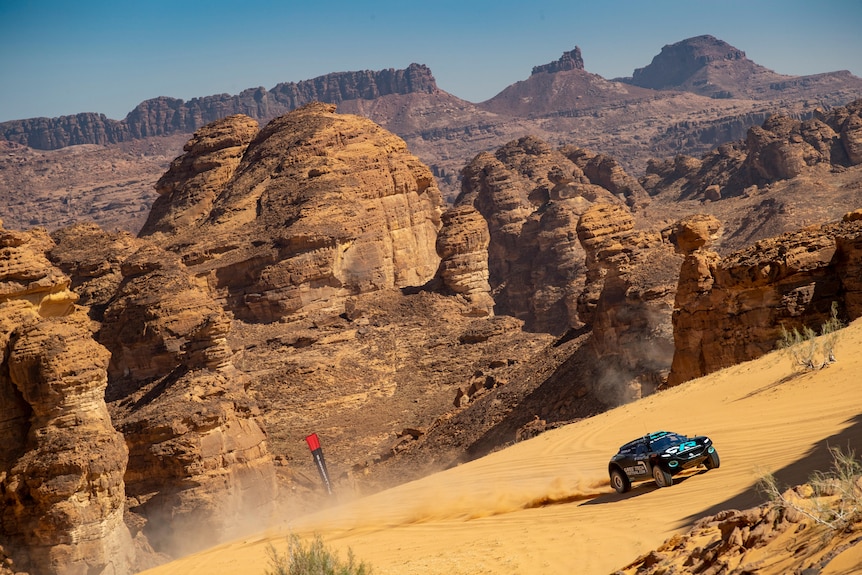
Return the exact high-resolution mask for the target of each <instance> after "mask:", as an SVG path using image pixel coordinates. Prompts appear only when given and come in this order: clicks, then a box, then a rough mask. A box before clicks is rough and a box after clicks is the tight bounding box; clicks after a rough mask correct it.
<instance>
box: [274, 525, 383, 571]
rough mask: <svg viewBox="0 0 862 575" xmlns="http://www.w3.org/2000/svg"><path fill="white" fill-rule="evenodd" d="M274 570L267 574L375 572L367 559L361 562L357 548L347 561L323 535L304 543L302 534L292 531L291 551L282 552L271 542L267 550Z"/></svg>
mask: <svg viewBox="0 0 862 575" xmlns="http://www.w3.org/2000/svg"><path fill="white" fill-rule="evenodd" d="M266 554H267V556H269V562H270V566H271V568H270V569H267V570H266V572H265V575H371V573H372V571H371V567H370V566H369V565H367V564H366V563H365V562H364V561H360V562H359V563H358V564H357V562H356V558H355V557H354V556H353V550H352V549H348V550H347V563H343V562H342V561H341V559H340V558H339V557H338V554H337V553H335V552H334V551H332V550H330V549H328V548H327V547H326V546H325V545H324V544H323V539H322V538H321V537H320V535H315V537H314V539H313V540H312V541H309V542H308V543H304V542H303V541H302V540H301V539H300V538H299V536H297V535H295V534H291V535H290V536H289V537H288V538H287V552H286V553H284V554H282V553H279V552H278V550H277V549H276V548H275V547H274V546H272V545H269V546H268V547H267V550H266Z"/></svg>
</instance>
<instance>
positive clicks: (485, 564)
mask: <svg viewBox="0 0 862 575" xmlns="http://www.w3.org/2000/svg"><path fill="white" fill-rule="evenodd" d="M860 350H862V322H859V321H857V322H855V323H854V324H853V325H851V326H850V327H848V328H847V329H845V330H843V331H842V332H841V335H840V338H839V341H838V345H837V347H836V356H837V358H838V362H837V363H835V364H832V365H831V366H829V367H828V368H826V369H823V370H820V371H817V372H809V373H794V370H793V367H792V365H791V362H790V359H789V358H788V357H787V356H786V355H782V354H780V353H773V354H771V355H768V356H765V357H763V358H761V359H759V360H756V361H753V362H749V363H745V364H741V365H738V366H735V367H733V368H730V369H727V370H724V371H721V372H719V373H716V374H713V375H710V376H707V377H705V378H702V379H699V380H696V381H692V382H689V383H686V384H684V385H682V386H679V387H676V388H673V389H669V390H667V391H663V392H661V393H658V394H655V395H653V396H650V397H648V398H645V399H643V400H640V401H638V402H634V403H631V404H628V405H625V406H622V407H619V408H617V409H614V410H612V411H609V412H607V413H604V414H601V415H599V416H596V417H593V418H590V419H588V420H584V421H581V422H578V423H576V424H573V425H569V426H567V427H564V428H560V429H556V430H552V431H549V432H547V433H544V434H542V435H540V436H538V437H536V438H534V439H531V440H529V441H525V442H522V443H519V444H516V445H514V446H512V447H510V448H508V449H506V450H503V451H500V452H497V453H494V454H492V455H489V456H487V457H484V458H482V459H480V460H477V461H474V462H471V463H468V464H464V465H462V466H459V467H457V468H454V469H450V470H447V471H445V472H442V473H438V474H435V475H433V476H429V477H426V478H424V479H422V480H420V481H415V482H412V483H408V484H405V485H402V486H399V487H398V488H395V489H392V490H389V491H386V492H382V493H378V494H376V495H374V496H371V497H367V498H364V499H361V500H357V501H354V502H351V503H344V504H342V505H339V506H338V507H334V508H331V509H328V510H325V511H323V512H320V513H317V514H314V515H310V516H305V517H302V518H299V519H295V520H292V521H290V522H287V523H285V524H283V525H278V526H273V527H270V528H269V529H268V530H266V531H265V532H261V533H260V534H257V535H254V536H250V537H246V538H243V539H240V540H237V541H234V542H231V543H228V544H224V545H221V546H218V547H215V548H212V549H209V550H206V551H203V552H201V553H197V554H195V555H192V556H189V557H186V558H183V559H180V560H177V561H174V562H172V563H169V564H167V565H163V566H161V567H159V568H157V569H153V570H150V571H147V573H149V574H153V575H155V574H160V575H169V574H170V575H173V574H176V575H180V574H182V575H204V574H206V575H212V574H221V573H224V574H240V575H246V574H248V575H252V574H255V575H257V574H262V573H263V572H264V571H265V569H266V568H267V562H268V560H267V556H266V548H267V545H268V544H270V543H272V544H273V545H275V546H276V547H277V548H279V549H281V550H283V549H284V547H285V544H284V541H285V538H286V536H287V534H288V533H289V532H291V531H292V532H294V533H298V534H300V535H303V536H304V535H310V534H312V533H319V534H320V535H322V536H323V538H324V540H325V541H326V543H327V544H328V545H330V546H332V547H334V548H336V549H340V550H342V556H344V551H345V550H346V548H347V547H350V548H352V549H353V551H354V553H355V554H356V556H357V557H358V558H359V559H362V560H364V561H366V562H368V563H371V564H372V565H373V567H374V570H375V573H377V574H379V575H387V574H393V575H394V574H396V573H397V574H400V575H410V574H417V575H418V574H423V575H429V574H441V575H458V574H468V573H469V574H478V573H495V574H496V573H519V574H523V575H539V574H542V575H546V574H548V573H559V574H571V573H581V574H592V573H611V572H613V571H614V570H616V569H620V568H622V567H624V566H625V565H626V564H628V563H629V562H630V561H632V560H634V559H635V558H636V557H637V556H638V555H640V554H642V553H645V552H647V551H649V550H650V549H653V548H655V547H657V546H658V545H660V544H661V543H662V542H663V541H664V540H665V539H666V538H668V537H669V536H671V535H672V534H674V533H676V532H679V531H684V530H686V529H687V528H688V527H690V526H691V524H692V523H693V522H694V521H695V520H697V519H698V518H700V517H703V516H706V515H712V514H714V513H716V512H717V511H719V510H721V509H727V508H735V509H742V508H747V507H751V506H755V505H758V504H760V503H762V502H763V500H764V498H763V496H762V495H761V494H760V493H759V492H758V490H757V488H756V483H757V480H758V478H759V477H760V476H761V475H763V474H764V473H767V472H770V473H773V474H775V475H776V477H777V479H778V481H779V483H781V484H783V485H794V484H797V483H802V482H804V481H806V480H807V479H808V477H809V476H810V474H811V472H812V471H814V470H817V469H822V470H827V469H829V467H830V463H831V458H830V455H829V451H828V447H842V448H848V447H850V448H852V449H854V450H855V451H856V452H857V453H859V452H862V389H860V385H862V383H860V375H862V353H860ZM659 429H666V430H672V431H677V432H681V433H686V434H689V435H693V434H704V435H709V436H710V437H711V438H712V439H713V441H714V443H715V446H716V448H717V449H718V451H719V453H720V455H721V468H719V469H716V470H712V471H709V472H704V471H703V470H702V469H701V470H699V471H693V472H689V473H687V474H684V475H682V476H678V477H677V478H676V479H677V481H676V483H675V485H673V486H672V487H670V488H666V489H657V488H656V487H655V485H654V484H653V483H651V482H650V483H644V484H639V485H636V486H635V488H634V489H633V490H632V491H631V492H630V493H626V494H625V495H618V494H616V493H615V492H614V491H613V490H612V489H611V488H610V486H609V485H608V478H607V463H608V459H609V458H610V456H611V455H612V454H613V453H615V452H616V449H617V448H618V447H619V445H620V444H622V443H624V442H625V441H628V440H629V439H632V438H634V437H636V436H638V435H642V434H643V433H645V432H648V431H655V430H659ZM261 527H262V528H264V527H265V526H263V525H262V526H261Z"/></svg>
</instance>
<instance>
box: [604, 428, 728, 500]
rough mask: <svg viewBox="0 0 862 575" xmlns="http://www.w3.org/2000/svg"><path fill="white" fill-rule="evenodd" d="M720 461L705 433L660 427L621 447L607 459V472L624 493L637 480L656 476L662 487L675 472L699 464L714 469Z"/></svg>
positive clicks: (655, 478) (615, 485)
mask: <svg viewBox="0 0 862 575" xmlns="http://www.w3.org/2000/svg"><path fill="white" fill-rule="evenodd" d="M719 464H720V460H719V458H718V452H717V451H716V450H715V447H714V446H713V445H712V440H710V439H709V438H708V437H706V436H705V435H698V436H695V437H686V436H685V435H680V434H678V433H672V432H669V431H657V432H655V433H649V434H647V435H644V436H643V437H639V438H637V439H634V440H632V441H629V442H628V443H626V444H625V445H623V446H622V447H620V450H619V451H618V452H617V454H616V455H614V456H613V457H612V458H611V461H610V463H608V473H609V474H610V476H611V487H613V488H614V489H616V490H617V491H618V492H619V493H625V492H626V491H628V490H629V489H631V486H632V482H634V481H643V480H646V479H654V480H655V482H656V485H658V486H659V487H669V486H670V485H673V476H674V475H676V474H677V473H679V472H680V471H682V470H684V469H691V468H692V467H697V466H698V465H703V466H704V467H706V468H707V469H714V468H716V467H718V466H719Z"/></svg>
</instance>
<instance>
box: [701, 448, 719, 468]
mask: <svg viewBox="0 0 862 575" xmlns="http://www.w3.org/2000/svg"><path fill="white" fill-rule="evenodd" d="M703 465H704V466H705V467H706V468H707V469H716V468H718V466H719V465H721V460H720V459H719V458H718V451H713V452H712V453H710V454H709V457H707V458H706V461H704V462H703Z"/></svg>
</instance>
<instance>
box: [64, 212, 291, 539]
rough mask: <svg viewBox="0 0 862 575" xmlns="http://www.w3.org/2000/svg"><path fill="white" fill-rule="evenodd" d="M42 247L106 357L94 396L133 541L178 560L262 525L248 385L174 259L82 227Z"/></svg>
mask: <svg viewBox="0 0 862 575" xmlns="http://www.w3.org/2000/svg"><path fill="white" fill-rule="evenodd" d="M54 237H55V239H56V241H57V245H56V246H55V247H54V248H53V249H52V250H51V252H50V256H51V258H52V259H53V260H54V261H55V262H56V263H57V264H58V265H59V266H61V267H62V268H63V269H66V270H69V272H70V275H71V276H72V278H73V279H74V282H75V283H74V286H75V289H78V290H80V291H81V292H82V294H84V295H83V296H82V299H84V300H85V301H87V302H88V303H89V304H90V305H91V308H90V309H91V313H92V316H93V319H94V320H96V321H98V322H99V325H100V326H101V327H100V328H99V330H98V331H97V333H96V337H97V338H98V340H99V341H100V342H101V343H102V344H103V345H104V346H105V347H106V348H107V349H108V350H110V352H111V355H110V363H109V364H108V365H107V373H108V376H109V380H108V388H107V390H106V397H107V400H108V402H109V408H110V411H111V414H112V417H113V420H114V422H115V425H116V427H117V429H118V430H119V431H120V432H122V434H123V437H124V439H125V443H126V445H127V446H128V451H129V464H128V469H127V470H126V474H125V483H126V494H127V497H128V503H127V505H128V508H129V510H130V516H131V517H133V518H135V520H134V521H133V522H132V525H133V526H134V528H135V530H136V532H141V533H143V534H144V535H145V536H146V538H147V540H148V542H149V543H150V544H151V545H152V546H153V547H155V548H156V549H157V550H158V551H160V552H166V553H169V554H171V555H178V554H183V553H188V552H190V551H193V550H195V549H198V548H200V547H202V546H205V545H210V544H213V543H214V542H217V541H219V540H223V539H224V538H226V537H230V536H235V535H237V534H238V533H240V532H242V529H243V528H244V525H246V520H247V518H248V517H252V516H257V517H258V518H265V517H267V516H268V514H269V513H270V512H271V511H272V509H273V504H274V501H275V497H276V484H275V469H274V466H273V461H272V457H271V455H270V454H269V452H268V449H267V445H266V437H265V435H264V433H263V430H262V429H261V427H260V426H259V425H258V423H257V419H256V418H257V416H258V415H259V411H258V408H257V405H256V403H255V402H254V401H253V400H252V399H251V398H250V396H249V395H248V394H247V393H246V387H247V385H248V383H249V380H248V377H247V376H245V375H244V374H242V373H240V372H239V371H238V370H237V369H236V368H235V367H234V365H233V363H232V361H231V357H232V355H233V354H232V351H231V349H230V347H229V345H228V344H227V337H228V334H229V332H230V321H229V319H228V318H227V316H226V315H225V312H224V310H222V309H221V308H220V307H219V306H218V305H216V303H215V302H214V301H213V300H212V298H210V297H209V295H208V294H207V293H206V290H205V289H202V288H201V287H199V286H198V284H197V282H196V281H195V280H194V279H193V278H192V277H191V276H190V275H189V274H188V272H187V270H186V268H185V266H184V265H183V264H182V263H181V261H180V259H179V257H178V256H177V255H175V254H173V253H171V252H166V251H164V250H162V249H161V248H158V247H156V246H155V245H153V244H151V243H150V242H147V241H143V240H136V239H135V238H132V237H131V236H129V235H128V234H108V233H106V232H103V231H102V230H100V229H99V228H98V227H96V226H92V225H80V226H76V227H73V228H67V229H65V230H62V231H60V232H57V233H56V234H55V235H54Z"/></svg>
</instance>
